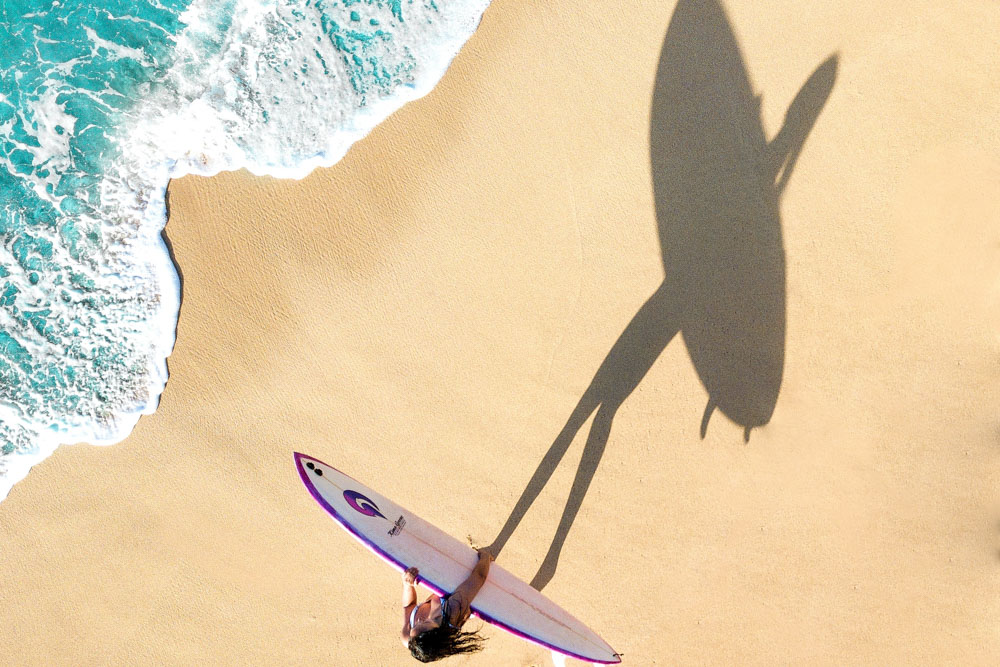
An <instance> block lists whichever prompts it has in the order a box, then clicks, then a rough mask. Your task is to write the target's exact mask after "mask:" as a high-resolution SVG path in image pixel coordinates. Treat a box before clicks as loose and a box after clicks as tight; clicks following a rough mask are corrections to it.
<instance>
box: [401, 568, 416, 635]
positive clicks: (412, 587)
mask: <svg viewBox="0 0 1000 667" xmlns="http://www.w3.org/2000/svg"><path fill="white" fill-rule="evenodd" d="M418 573H419V570H417V568H415V567H411V568H408V569H407V570H406V572H404V573H403V629H402V630H400V631H399V638H400V639H402V640H403V643H404V644H406V643H407V642H409V641H410V610H411V609H412V608H413V605H415V604H416V603H417V574H418Z"/></svg>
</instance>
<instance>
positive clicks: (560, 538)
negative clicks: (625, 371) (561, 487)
mask: <svg viewBox="0 0 1000 667" xmlns="http://www.w3.org/2000/svg"><path fill="white" fill-rule="evenodd" d="M620 405H621V404H620V403H616V404H613V405H611V404H608V403H603V404H601V407H600V409H599V410H598V411H597V416H596V417H594V423H593V424H592V425H591V426H590V434H589V435H588V436H587V446H586V447H585V448H584V450H583V455H582V457H581V458H580V466H579V467H578V468H577V469H576V477H575V478H573V488H572V489H570V492H569V498H567V499H566V508H565V509H564V510H563V515H562V519H560V520H559V527H558V528H556V534H555V537H554V538H553V539H552V544H551V545H550V546H549V552H548V553H547V554H545V560H543V561H542V564H541V566H540V567H539V568H538V572H537V573H536V574H535V577H534V578H533V579H532V580H531V586H532V587H533V588H535V589H536V590H539V591H540V590H542V589H543V588H545V586H546V584H548V583H549V581H551V580H552V577H553V576H554V575H555V573H556V566H557V565H558V564H559V553H560V552H561V551H562V547H563V544H564V543H565V542H566V537H567V536H568V535H569V529H570V528H571V527H572V526H573V521H574V519H576V514H577V512H579V511H580V506H581V505H582V504H583V499H584V498H585V497H586V495H587V489H589V488H590V482H591V481H592V480H593V479H594V473H596V472H597V464H599V463H600V462H601V457H602V456H603V455H604V448H605V446H606V445H607V444H608V438H609V437H610V435H611V422H612V421H614V418H615V413H616V412H618V408H619V406H620Z"/></svg>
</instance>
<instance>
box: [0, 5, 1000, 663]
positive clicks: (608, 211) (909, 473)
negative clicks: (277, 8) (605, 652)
mask: <svg viewBox="0 0 1000 667" xmlns="http://www.w3.org/2000/svg"><path fill="white" fill-rule="evenodd" d="M636 4H638V3H636ZM998 32H1000V10H998V8H997V7H996V6H995V4H993V3H986V2H982V3H965V4H964V5H963V6H962V7H952V8H951V9H950V10H949V11H947V12H945V11H944V10H942V9H940V6H939V3H932V2H918V3H913V2H890V3H878V4H877V6H876V5H872V4H871V3H865V2H860V1H859V0H849V1H848V2H842V3H837V5H836V6H822V7H819V6H817V7H809V8H807V9H804V8H803V6H802V4H801V3H788V2H778V1H776V0H768V1H766V2H763V3H753V4H752V5H751V4H749V3H739V4H737V3H728V4H727V5H726V9H725V11H723V10H721V9H720V7H719V6H718V5H716V4H715V3H714V2H704V1H701V0H697V1H696V0H683V1H682V2H681V3H680V4H679V5H677V4H675V3H672V2H667V3H644V6H643V7H641V8H640V7H636V6H633V5H629V6H628V7H623V6H622V5H621V4H620V3H615V2H602V3H598V4H597V5H595V3H593V2H582V1H577V0H571V1H570V2H564V3H559V6H558V7H547V8H544V9H542V8H541V7H539V6H535V7H531V6H529V5H528V4H527V3H516V2H506V1H505V0H495V2H494V5H493V6H492V7H491V8H490V9H489V10H488V11H487V12H486V15H485V17H484V20H483V22H482V25H481V28H480V30H479V32H478V33H477V34H476V35H475V36H474V37H473V38H472V40H471V41H470V42H469V43H468V45H467V46H466V48H465V49H464V50H463V51H462V53H461V54H460V55H459V56H458V58H457V59H456V60H455V62H454V64H453V66H452V68H451V69H450V70H449V72H448V74H447V75H446V76H445V78H444V80H443V81H442V82H441V84H440V85H439V86H438V87H437V88H436V89H435V90H434V91H433V92H432V93H431V94H430V95H428V96H427V97H425V98H424V99H422V100H419V101H417V102H414V103H411V104H409V105H407V106H406V107H404V108H403V109H402V110H401V111H399V112H398V113H396V114H395V115H394V116H392V117H391V118H390V119H389V120H388V121H387V122H386V123H384V124H383V125H381V126H380V127H378V128H376V130H375V131H374V132H373V133H372V134H371V135H370V136H369V137H368V138H366V139H365V140H364V141H362V142H361V143H359V144H358V145H356V146H355V147H354V148H352V150H351V151H350V153H349V154H348V155H347V156H346V157H345V158H344V160H343V161H342V162H340V163H339V164H337V165H335V166H334V167H332V168H329V169H324V170H320V171H317V172H315V173H313V174H312V175H311V176H309V177H308V178H306V179H304V180H302V181H279V180H274V179H270V178H259V177H253V176H251V175H249V174H247V173H245V172H238V173H227V174H220V175H219V176H217V177H214V178H211V179H204V178H197V177H187V178H184V179H181V180H178V181H175V182H173V183H172V184H171V187H170V205H171V218H170V221H169V223H168V226H167V230H166V233H167V236H168V237H169V240H170V243H171V245H172V248H173V253H174V256H175V259H176V261H177V263H178V265H179V268H180V271H181V273H182V277H183V303H182V306H181V312H180V318H179V323H178V329H177V344H176V347H175V350H174V353H173V355H172V356H171V358H170V360H169V366H170V380H169V382H168V384H167V389H166V391H165V393H164V395H163V397H162V400H161V403H160V407H159V409H158V411H157V412H156V414H154V415H152V416H150V417H144V418H143V419H141V420H140V422H139V424H138V426H137V427H136V429H135V431H134V432H133V434H132V435H131V436H130V437H129V438H128V439H127V440H126V441H124V442H123V443H120V444H118V445H115V446H113V447H92V446H88V445H74V446H67V447H63V448H61V449H60V450H59V451H58V452H57V453H56V454H55V455H54V456H52V457H51V458H50V459H48V460H46V461H45V462H44V463H42V464H41V465H39V466H36V467H35V468H34V469H33V470H32V472H31V474H30V475H29V476H28V477H27V479H26V480H24V481H23V482H21V483H19V484H18V485H16V486H15V487H14V489H13V490H12V491H11V493H10V496H9V497H8V499H7V500H5V501H4V502H3V503H2V504H0V534H2V543H3V557H2V558H0V576H2V579H3V581H4V582H5V583H6V585H5V586H3V587H2V589H0V645H2V646H4V650H3V653H5V654H6V656H7V660H6V661H7V662H9V663H10V664H25V665H28V664H31V665H42V664H45V665H50V664H73V665H103V664H176V665H186V664H212V665H215V664H255V665H299V664H302V665H305V664H316V663H318V662H323V663H325V664H335V665H341V664H343V665H348V664H372V665H375V664H377V665H408V664H416V663H415V662H413V661H412V660H411V659H410V658H409V657H408V656H407V655H406V653H405V651H404V650H403V648H402V647H401V646H400V644H399V641H398V639H397V637H398V630H399V627H400V625H401V621H402V618H401V614H400V611H399V608H398V607H399V602H398V598H399V590H398V589H399V576H398V574H396V573H395V572H393V571H392V570H390V569H389V568H388V567H386V566H385V565H384V564H383V563H382V562H381V561H380V560H379V559H377V558H375V557H373V556H372V555H371V554H369V553H368V552H366V551H365V550H364V549H363V548H362V547H360V546H359V545H358V544H357V543H356V542H355V541H354V540H352V539H350V538H349V537H348V536H347V534H346V533H344V532H343V531H342V530H340V529H339V528H338V527H337V526H336V525H335V524H334V523H333V522H332V521H331V520H330V519H329V517H328V516H326V515H325V513H324V512H323V511H322V510H321V509H320V508H319V507H318V506H317V505H316V503H315V502H314V501H313V500H312V498H311V497H310V496H309V495H308V493H306V491H305V490H304V489H303V487H302V485H301V483H300V481H299V480H298V477H297V475H296V472H295V470H294V468H293V465H292V451H294V450H298V451H303V452H306V453H309V454H311V455H313V456H316V457H318V458H320V459H323V460H325V461H327V462H328V463H330V464H332V465H335V466H337V467H339V468H341V469H342V470H344V471H346V472H348V473H349V474H352V475H353V476H355V477H356V478H358V479H359V480H361V481H363V482H365V483H366V484H368V485H370V486H372V487H374V488H377V489H379V490H380V491H382V492H383V493H384V494H386V495H387V496H390V497H392V498H393V499H395V500H397V501H398V502H399V503H400V504H402V505H404V506H406V507H408V508H409V509H411V510H413V511H415V512H416V513H418V514H420V515H421V516H423V517H424V518H426V519H427V520H429V521H431V522H432V523H434V524H436V525H438V526H439V527H441V528H442V529H444V530H445V531H447V532H449V533H451V534H453V535H455V536H456V537H458V538H460V539H466V538H468V539H470V540H472V541H474V542H476V543H477V544H480V545H487V544H493V545H494V547H496V548H498V549H500V554H499V562H500V563H501V564H502V565H503V566H504V567H506V568H507V569H509V570H510V571H512V572H514V573H516V574H518V575H520V576H522V577H523V578H524V579H525V580H529V581H534V582H535V583H536V585H538V586H542V587H543V590H544V592H545V593H546V594H547V595H548V596H549V597H551V598H552V599H553V600H555V601H557V602H558V603H560V604H561V605H562V606H564V607H565V608H566V609H567V610H569V611H570V612H571V613H573V614H574V615H576V616H578V617H580V618H581V619H584V620H585V621H586V622H587V623H588V624H590V625H591V626H592V627H594V628H595V629H596V630H597V631H598V632H599V633H600V634H601V635H602V636H604V638H605V639H607V640H608V642H609V643H610V644H611V645H612V646H614V647H615V648H616V649H617V650H619V651H620V652H622V653H624V655H625V663H626V664H632V665H649V664H762V665H764V664H768V665H770V664H788V663H793V664H801V663H807V662H808V663H810V664H830V665H833V664H859V663H865V664H868V663H871V664H943V663H948V664H983V665H986V664H996V662H997V661H998V660H1000V637H998V633H997V627H1000V596H998V595H997V591H998V590H1000V588H998V586H1000V473H998V471H1000V446H998V434H1000V423H998V417H997V406H998V404H1000V402H998V399H1000V363H998V362H1000V339H998V331H1000V203H998V202H1000V197H998V194H1000V158H998V156H1000V135H998V134H997V129H996V128H997V121H998V120H1000V96H998V95H997V92H996V91H997V90H1000V77H998V74H997V72H1000V55H998V53H997V50H996V48H995V46H996V42H995V35H996V34H998ZM757 96H762V98H761V99H760V100H759V101H758V100H757V99H756V97H757ZM747 438H748V439H747ZM473 627H475V623H474V625H473ZM483 629H484V633H485V634H487V635H488V636H489V637H490V640H489V643H488V646H487V648H486V650H485V651H484V652H483V653H482V654H480V655H478V656H475V657H472V658H456V659H452V660H451V661H450V662H449V664H456V665H457V664H476V665H479V664H482V665H548V664H551V662H552V659H551V657H550V655H549V654H548V653H547V652H546V651H544V650H543V649H541V648H538V647H536V646H534V645H531V644H528V643H526V642H523V641H521V640H519V639H516V638H514V637H512V636H510V635H507V634H506V633H504V632H502V631H499V630H494V629H492V628H490V627H489V626H485V627H484V628H483ZM570 664H572V662H571V663H570Z"/></svg>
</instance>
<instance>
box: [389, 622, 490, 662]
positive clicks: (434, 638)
mask: <svg viewBox="0 0 1000 667" xmlns="http://www.w3.org/2000/svg"><path fill="white" fill-rule="evenodd" d="M484 641H485V639H484V638H483V637H482V636H480V635H479V633H478V632H462V631H461V630H460V629H459V628H453V627H451V626H450V625H448V624H447V623H442V624H441V625H440V626H438V627H436V628H434V629H433V630H427V631H426V632H421V633H420V634H419V635H417V636H416V637H411V638H410V642H409V644H407V647H408V648H409V649H410V655H412V656H413V657H414V658H416V659H417V660H419V661H420V662H434V661H435V660H440V659H441V658H447V657H448V656H449V655H458V654H460V653H476V652H477V651H482V650H483V642H484Z"/></svg>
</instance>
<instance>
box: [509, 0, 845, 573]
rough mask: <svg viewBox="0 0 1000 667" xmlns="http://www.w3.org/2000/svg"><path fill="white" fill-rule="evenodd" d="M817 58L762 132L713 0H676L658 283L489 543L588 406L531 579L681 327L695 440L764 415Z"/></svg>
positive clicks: (653, 148) (820, 97) (820, 80)
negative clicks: (785, 231) (790, 203)
mask: <svg viewBox="0 0 1000 667" xmlns="http://www.w3.org/2000/svg"><path fill="white" fill-rule="evenodd" d="M836 73H837V56H835V55H834V56H831V57H830V58H829V59H827V60H826V61H825V62H823V63H822V64H821V65H820V66H819V67H818V68H817V69H816V71H815V72H813V74H812V75H811V76H810V77H809V79H808V80H807V81H806V83H805V84H804V85H803V86H802V89H801V90H800V91H799V93H798V94H797V95H796V97H795V99H794V100H793V101H792V103H791V105H790V106H789V108H788V111H787V113H786V116H785V122H784V125H783V126H782V128H781V130H780V131H779V132H778V134H777V135H776V136H775V137H774V139H772V140H771V141H770V142H768V141H767V139H766V138H765V136H764V129H763V127H762V124H761V116H760V98H758V97H755V96H754V93H753V89H752V87H751V84H750V78H749V75H748V74H747V70H746V66H745V64H744V62H743V58H742V56H741V54H740V49H739V46H738V45H737V42H736V37H735V36H734V35H733V31H732V28H731V27H730V25H729V22H728V20H727V18H726V14H725V11H724V10H723V8H722V7H721V6H720V4H719V3H718V2H717V0H680V1H679V2H678V5H677V8H676V10H675V11H674V15H673V17H672V18H671V21H670V26H669V28H668V30H667V34H666V37H665V39H664V43H663V49H662V51H661V54H660V62H659V66H658V68H657V72H656V83H655V90H654V93H653V103H652V111H651V120H650V163H651V170H652V180H653V193H654V199H655V205H656V219H657V226H658V231H659V238H660V249H661V253H662V258H663V270H664V275H665V278H664V281H663V284H662V285H661V286H660V287H659V288H658V289H657V290H656V291H655V292H654V293H653V295H652V296H650V297H649V299H648V300H647V301H646V303H645V304H643V306H642V307H641V308H640V309H639V311H638V312H637V313H636V314H635V317H633V318H632V321H631V322H629V324H628V326H627V327H625V330H624V331H623V332H622V334H621V336H620V337H619V338H618V340H617V341H616V342H615V344H614V346H613V347H612V348H611V351H610V352H608V354H607V356H606V357H605V359H604V361H603V362H602V363H601V366H600V368H598V369H597V373H596V374H595V375H594V379H593V380H592V381H591V383H590V386H589V387H588V388H587V390H586V391H585V392H584V394H583V396H582V397H581V398H580V401H579V403H577V405H576V408H575V409H574V410H573V412H572V413H571V414H570V416H569V419H568V420H567V422H566V425H565V426H564V427H563V428H562V430H561V431H560V432H559V434H558V436H557V437H556V439H555V441H554V442H553V443H552V446H551V447H550V448H549V451H548V452H547V453H546V454H545V456H544V457H543V458H542V461H541V463H539V465H538V468H537V469H536V470H535V473H534V475H533V476H532V477H531V480H530V481H529V482H528V485H527V487H526V488H525V490H524V492H523V493H522V494H521V497H520V499H519V500H518V501H517V504H516V505H515V507H514V509H513V511H512V512H511V514H510V517H509V518H508V519H507V521H506V523H505V524H504V526H503V528H502V529H501V531H500V534H499V535H498V536H497V538H496V539H495V540H494V542H493V544H492V545H491V546H490V548H491V550H492V551H493V553H494V554H498V553H499V552H500V551H501V550H502V549H503V547H504V545H505V544H506V542H507V540H508V539H510V536H511V534H512V533H513V532H514V530H515V528H516V527H517V525H518V524H519V523H520V522H521V519H522V518H523V517H524V515H525V513H526V512H527V511H528V508H529V507H531V504H532V503H533V502H534V500H535V499H536V498H537V497H538V495H539V493H541V491H542V489H543V488H544V486H545V484H546V483H547V482H548V480H549V478H550V477H551V476H552V473H553V472H554V471H555V469H556V467H557V466H558V465H559V462H560V461H561V460H562V457H563V455H564V454H565V453H566V450H567V449H568V448H569V446H570V443H571V442H572V441H573V439H574V437H575V436H576V434H577V432H578V431H579V430H580V428H581V427H582V426H583V424H584V423H585V422H586V421H587V419H588V418H589V417H590V416H591V415H592V414H594V412H595V411H596V413H597V414H596V416H595V417H594V421H593V423H592V425H591V427H590V432H589V434H588V436H587V443H586V445H585V448H584V452H583V456H582V458H581V461H580V465H579V468H578V469H577V471H576V477H575V479H574V480H573V486H572V489H571V491H570V494H569V498H568V499H567V501H566V508H565V510H564V512H563V515H562V518H561V520H560V522H559V526H558V528H557V529H556V533H555V536H554V538H553V540H552V544H551V546H550V547H549V550H548V553H547V555H546V556H545V559H544V561H543V562H542V565H541V567H540V568H539V570H538V573H537V574H536V575H535V577H534V579H533V580H532V581H531V585H532V586H534V587H535V588H536V589H539V590H541V589H542V588H543V587H544V586H545V585H546V584H547V583H548V582H549V581H550V580H551V579H552V577H553V575H554V574H555V571H556V566H557V564H558V561H559V554H560V551H561V549H562V546H563V543H564V542H565V540H566V536H567V535H568V534H569V530H570V527H571V526H572V525H573V520H574V518H575V517H576V514H577V512H578V510H579V509H580V505H581V504H582V503H583V499H584V497H585V495H586V493H587V489H588V487H589V486H590V482H591V480H592V479H593V477H594V473H595V472H596V470H597V465H598V463H599V462H600V460H601V457H602V455H603V454H604V448H605V445H606V444H607V442H608V436H609V435H610V432H611V423H612V421H613V420H614V417H615V414H616V412H617V411H618V408H619V407H620V406H621V405H622V403H623V402H624V401H625V399H627V398H628V397H629V395H630V394H631V393H632V391H633V390H635V388H636V387H637V386H638V385H639V382H641V381H642V378H643V377H644V376H645V375H646V373H647V371H648V370H649V369H650V367H651V366H652V365H653V363H654V362H655V361H656V359H657V358H658V357H659V356H660V354H661V353H662V352H663V350H664V348H666V346H667V345H668V344H669V343H670V341H671V340H673V339H674V337H675V336H676V335H677V334H678V333H680V334H681V336H683V338H684V344H685V346H686V348H687V351H688V354H689V355H690V357H691V362H692V364H693V365H694V367H695V369H696V371H697V373H698V377H699V379H700V380H701V382H702V384H703V385H704V386H705V389H706V391H707V393H708V404H707V405H706V407H705V411H704V414H703V415H702V417H701V436H702V437H703V438H704V436H705V433H706V431H707V428H708V423H709V419H710V418H711V416H712V414H713V412H714V411H716V410H718V411H720V412H722V413H723V414H724V415H726V416H727V417H728V418H729V419H731V420H732V421H733V422H735V423H736V424H739V425H740V426H742V427H743V429H744V439H745V440H749V438H750V431H751V430H752V429H753V428H754V427H758V426H762V425H764V424H767V423H768V422H769V421H770V419H771V415H772V413H773V412H774V406H775V403H776V402H777V398H778V391H779V389H780V387H781V378H782V370H783V366H784V356H785V253H784V248H783V244H782V235H781V219H780V213H779V199H780V197H781V194H782V191H783V190H784V188H785V186H786V184H787V183H788V179H789V178H790V176H791V173H792V170H793V168H794V166H795V163H796V160H797V159H798V156H799V153H800V151H801V150H802V146H803V144H804V143H805V140H806V137H807V136H808V134H809V132H810V130H811V129H812V127H813V124H814V123H815V122H816V119H817V117H818V116H819V113H820V110H821V109H822V108H823V106H824V104H825V103H826V100H827V98H828V97H829V95H830V92H831V90H832V89H833V84H834V80H835V79H836Z"/></svg>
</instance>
